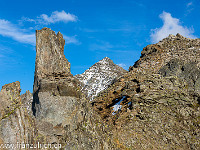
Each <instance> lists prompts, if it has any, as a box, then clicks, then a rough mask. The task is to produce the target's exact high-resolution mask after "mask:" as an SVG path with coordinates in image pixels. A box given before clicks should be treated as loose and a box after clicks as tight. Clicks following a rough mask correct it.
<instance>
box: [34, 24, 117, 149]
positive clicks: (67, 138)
mask: <svg viewBox="0 0 200 150" xmlns="http://www.w3.org/2000/svg"><path fill="white" fill-rule="evenodd" d="M36 39H37V40H36V45H37V47H36V49H37V50H36V62H35V64H36V65H35V78H34V93H33V112H34V115H35V117H36V121H37V128H38V130H39V131H38V132H40V133H41V134H42V135H44V136H45V137H47V138H48V141H50V143H61V144H62V146H63V148H65V149H110V148H113V147H114V145H113V144H111V140H110V139H109V138H108V137H109V136H108V134H105V133H104V132H103V128H104V125H103V124H102V123H101V122H102V121H101V118H100V117H99V115H98V114H97V113H96V112H95V111H94V110H93V108H92V107H91V105H90V103H89V101H88V100H87V99H86V97H85V95H84V94H82V93H81V91H80V90H81V87H80V86H79V85H81V83H80V82H79V81H78V80H77V79H76V78H74V77H73V76H72V75H71V73H70V70H69V63H68V61H67V60H66V58H65V56H64V53H63V51H64V39H63V38H62V35H61V33H60V32H59V33H58V34H57V35H56V34H55V32H53V31H52V30H50V29H48V28H44V29H42V30H40V31H36Z"/></svg>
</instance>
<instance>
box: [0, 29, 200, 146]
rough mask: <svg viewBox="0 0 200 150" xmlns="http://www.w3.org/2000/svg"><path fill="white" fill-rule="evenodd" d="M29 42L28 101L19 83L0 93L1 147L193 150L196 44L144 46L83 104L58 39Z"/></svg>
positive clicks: (179, 40) (168, 41)
mask: <svg viewBox="0 0 200 150" xmlns="http://www.w3.org/2000/svg"><path fill="white" fill-rule="evenodd" d="M36 37H37V42H36V45H37V46H36V68H35V76H34V79H35V80H34V93H33V100H32V94H31V93H30V92H28V91H27V92H26V93H25V94H24V95H21V96H20V91H21V90H20V83H19V82H14V83H11V84H8V85H5V86H3V87H2V90H1V92H0V103H1V105H0V117H1V120H0V144H6V143H15V144H16V143H17V142H18V143H31V144H34V143H38V142H40V143H43V144H44V143H51V144H58V143H60V144H62V149H67V150H68V149H98V150H99V149H114V150H121V149H145V150H146V149H191V150H193V149H195V150H197V149H200V140H199V139H200V95H199V94H200V93H199V91H200V89H199V87H200V81H199V80H200V68H199V64H200V60H199V58H200V57H199V55H200V40H199V39H187V38H184V37H183V36H181V35H180V34H177V35H176V36H173V35H170V36H169V37H167V38H165V39H163V40H162V41H160V42H159V43H157V44H152V45H148V46H147V47H145V48H144V49H143V51H142V52H141V57H140V59H139V60H138V61H137V62H136V63H135V64H134V65H133V66H132V67H130V69H129V72H127V73H124V74H123V75H122V76H121V77H119V78H116V79H115V80H113V82H112V84H110V85H109V86H108V87H107V89H106V90H103V91H101V92H100V93H99V94H98V96H96V97H94V100H93V101H92V102H90V101H89V99H88V96H87V95H86V96H85V94H84V93H83V92H82V91H81V89H82V88H83V87H84V85H83V83H81V82H79V80H78V79H77V78H75V77H73V76H72V75H71V73H70V64H69V62H68V61H67V60H66V58H65V56H64V53H63V51H64V43H65V41H64V39H63V38H62V34H61V33H60V32H59V33H58V34H55V32H54V31H52V30H50V29H48V28H44V29H42V30H38V31H36ZM105 59H108V58H105ZM51 60H53V61H51ZM100 62H101V61H100ZM107 62H109V63H110V62H111V61H110V60H109V59H108V60H107ZM105 66H106V65H105ZM101 67H102V66H101V65H100V67H99V66H97V67H96V68H97V69H98V68H101ZM103 67H104V65H103ZM94 68H95V67H94ZM104 68H105V67H104ZM106 68H107V67H106ZM106 68H105V69H106ZM94 70H95V69H94ZM90 71H91V70H90ZM98 72H100V70H99V71H98ZM87 74H90V73H89V71H88V73H87V72H86V73H85V75H87ZM82 77H83V76H82ZM86 77H88V75H87V76H86ZM94 77H96V76H94ZM84 79H85V78H84V77H83V78H82V79H80V80H84ZM88 79H89V78H87V82H90V81H89V80H88ZM92 83H95V82H93V81H91V84H92ZM81 85H83V87H81ZM88 87H89V86H88ZM86 94H87V93H86ZM95 94H96V92H95V93H94V95H95ZM31 103H33V105H32V107H33V108H32V110H31V109H30V108H31ZM91 105H92V106H91ZM31 111H32V112H33V115H32V113H31ZM0 146H1V145H0ZM1 148H2V147H1ZM5 149H9V150H12V149H13V148H5ZM14 149H19V148H14Z"/></svg>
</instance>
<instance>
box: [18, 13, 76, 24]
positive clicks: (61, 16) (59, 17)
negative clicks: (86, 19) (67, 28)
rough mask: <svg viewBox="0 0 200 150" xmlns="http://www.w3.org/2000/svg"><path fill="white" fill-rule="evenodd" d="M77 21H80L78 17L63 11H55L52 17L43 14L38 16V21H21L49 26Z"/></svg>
mask: <svg viewBox="0 0 200 150" xmlns="http://www.w3.org/2000/svg"><path fill="white" fill-rule="evenodd" d="M77 20H78V17H77V16H75V15H73V14H70V13H66V12H65V11H64V10H63V11H60V12H59V11H54V12H52V13H51V15H50V16H48V15H47V14H42V15H40V16H38V17H37V18H36V19H31V18H27V17H22V20H21V21H27V22H34V23H35V24H43V25H47V24H52V23H57V22H64V23H68V22H76V21H77Z"/></svg>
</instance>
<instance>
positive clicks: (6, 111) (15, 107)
mask: <svg viewBox="0 0 200 150" xmlns="http://www.w3.org/2000/svg"><path fill="white" fill-rule="evenodd" d="M20 91H21V89H20V83H19V82H18V81H17V82H13V83H10V84H6V85H4V86H3V87H2V90H1V92H0V103H1V105H0V117H1V118H0V144H9V145H0V149H9V150H19V149H21V148H22V147H23V145H20V144H24V143H30V144H36V143H37V142H39V138H37V137H38V132H37V130H36V128H35V120H34V118H32V117H31V116H29V114H28V112H27V110H26V109H24V105H23V103H22V101H21V98H20ZM41 142H42V141H41ZM30 146H31V145H30ZM27 147H28V146H27Z"/></svg>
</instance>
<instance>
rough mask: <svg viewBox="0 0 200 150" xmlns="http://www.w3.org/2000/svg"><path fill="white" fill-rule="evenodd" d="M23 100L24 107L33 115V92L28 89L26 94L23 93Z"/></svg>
mask: <svg viewBox="0 0 200 150" xmlns="http://www.w3.org/2000/svg"><path fill="white" fill-rule="evenodd" d="M21 101H22V104H23V107H24V109H25V110H26V111H27V112H28V114H29V115H30V116H33V111H32V103H33V94H32V93H31V92H30V91H26V93H25V94H22V95H21Z"/></svg>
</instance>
